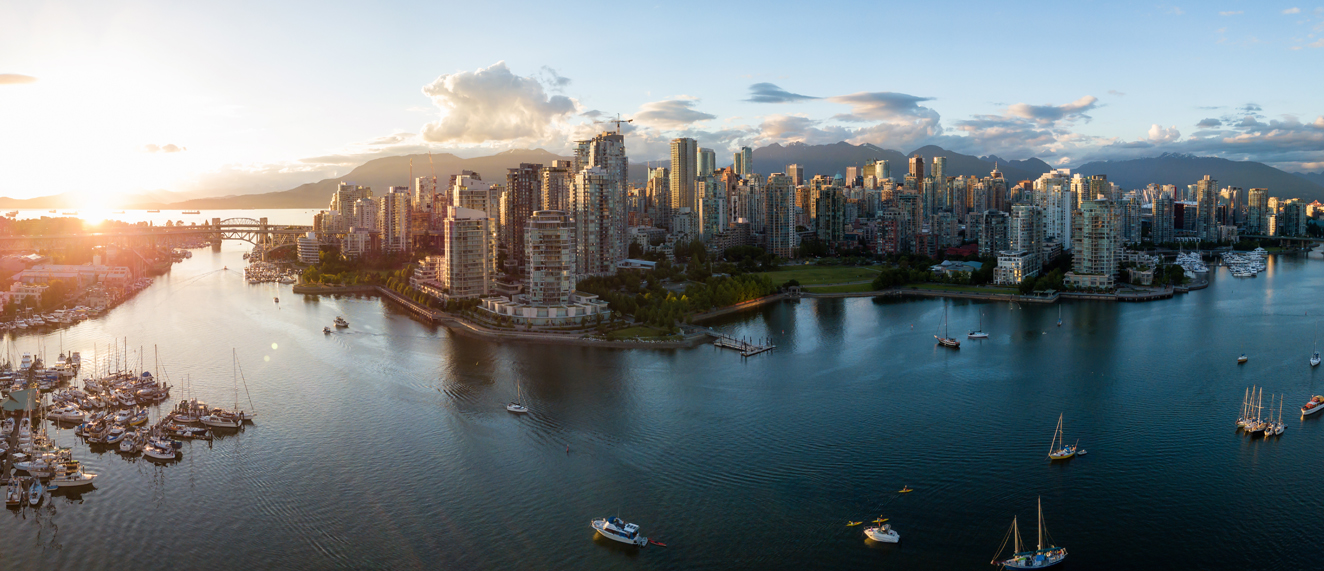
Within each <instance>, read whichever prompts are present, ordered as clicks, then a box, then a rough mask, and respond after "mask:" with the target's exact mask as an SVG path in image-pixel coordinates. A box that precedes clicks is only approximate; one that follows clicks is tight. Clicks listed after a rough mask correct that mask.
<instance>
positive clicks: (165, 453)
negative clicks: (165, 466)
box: [143, 441, 175, 460]
mask: <svg viewBox="0 0 1324 571" xmlns="http://www.w3.org/2000/svg"><path fill="white" fill-rule="evenodd" d="M143 456H146V457H148V458H150V459H152V460H174V459H175V449H174V447H172V446H170V447H168V446H161V445H160V443H158V442H156V441H152V442H148V443H147V446H144V447H143Z"/></svg>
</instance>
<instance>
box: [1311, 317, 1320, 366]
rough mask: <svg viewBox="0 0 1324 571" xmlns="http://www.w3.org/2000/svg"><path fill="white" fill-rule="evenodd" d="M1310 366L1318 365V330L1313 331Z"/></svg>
mask: <svg viewBox="0 0 1324 571" xmlns="http://www.w3.org/2000/svg"><path fill="white" fill-rule="evenodd" d="M1318 327H1319V326H1318V324H1316V329H1318ZM1310 366H1311V367H1318V366H1319V331H1315V341H1314V349H1313V350H1312V352H1311V353H1310Z"/></svg>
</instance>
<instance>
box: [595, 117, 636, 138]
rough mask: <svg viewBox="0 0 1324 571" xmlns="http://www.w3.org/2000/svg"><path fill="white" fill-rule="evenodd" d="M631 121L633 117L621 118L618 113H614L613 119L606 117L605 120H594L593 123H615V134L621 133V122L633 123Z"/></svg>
mask: <svg viewBox="0 0 1324 571" xmlns="http://www.w3.org/2000/svg"><path fill="white" fill-rule="evenodd" d="M633 122H634V119H621V114H620V113H617V114H616V118H615V119H607V120H606V121H594V123H615V124H616V134H617V135H619V134H621V123H633Z"/></svg>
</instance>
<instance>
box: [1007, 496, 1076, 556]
mask: <svg viewBox="0 0 1324 571" xmlns="http://www.w3.org/2000/svg"><path fill="white" fill-rule="evenodd" d="M1009 538H1014V540H1015V543H1014V547H1013V550H1012V554H1011V557H1009V558H1007V559H1002V560H999V559H998V557H1000V556H1001V555H1002V550H1003V549H1005V548H1006V547H1007V540H1008V539H1009ZM1066 558H1067V549H1066V548H1065V547H1060V546H1057V545H1053V544H1051V543H1050V544H1048V546H1047V547H1045V546H1044V503H1043V500H1042V499H1040V500H1039V543H1038V546H1037V548H1036V549H1034V550H1022V546H1021V530H1020V527H1019V526H1018V525H1017V523H1016V518H1014V517H1013V518H1012V519H1011V529H1010V530H1008V531H1007V536H1006V537H1004V538H1002V546H1000V547H998V552H997V553H996V554H994V555H993V560H992V561H990V562H989V563H991V564H993V565H998V566H1000V567H1003V568H1006V569H1043V568H1044V567H1052V566H1053V565H1057V564H1058V563H1061V562H1063V561H1065V560H1066Z"/></svg>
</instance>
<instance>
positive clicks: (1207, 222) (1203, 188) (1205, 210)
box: [1195, 175, 1218, 242]
mask: <svg viewBox="0 0 1324 571" xmlns="http://www.w3.org/2000/svg"><path fill="white" fill-rule="evenodd" d="M1195 203H1196V207H1195V208H1196V214H1195V216H1196V221H1195V231H1196V235H1198V236H1199V237H1200V240H1204V241H1209V242H1217V241H1218V223H1217V222H1215V221H1214V211H1215V209H1217V208H1218V181H1216V180H1214V178H1213V177H1212V176H1209V175H1204V178H1202V179H1200V180H1198V181H1196V182H1195Z"/></svg>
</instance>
